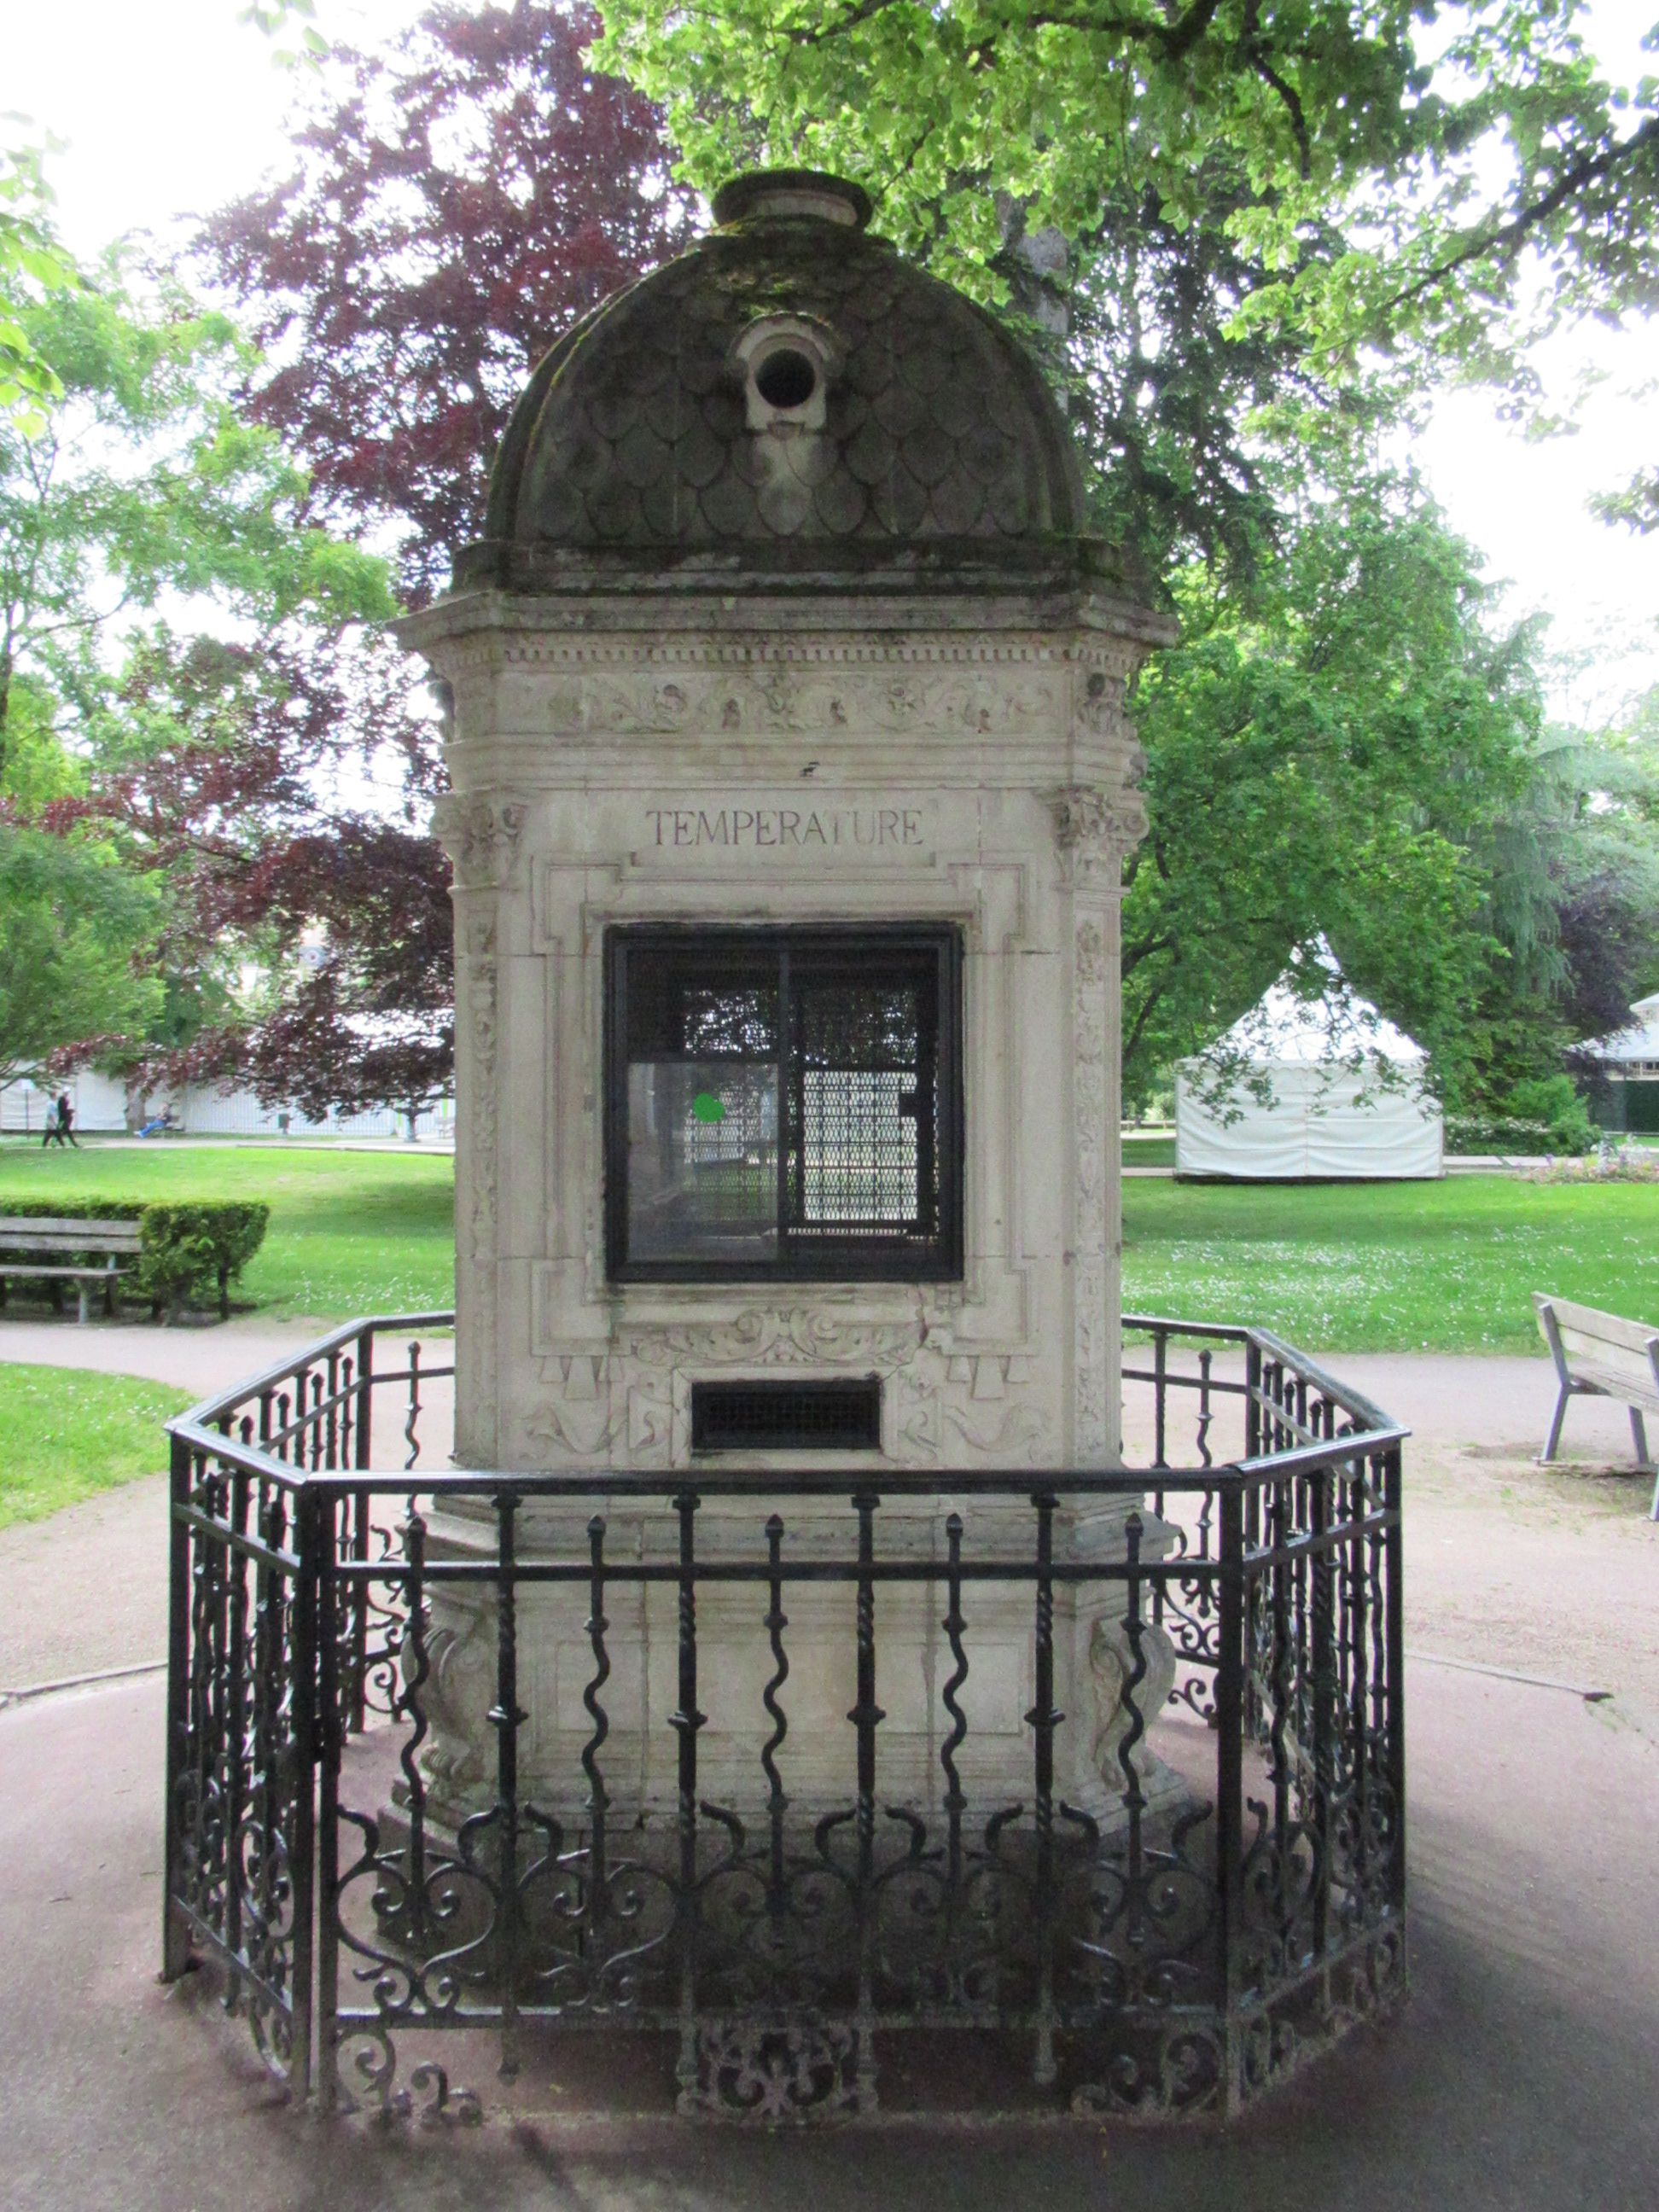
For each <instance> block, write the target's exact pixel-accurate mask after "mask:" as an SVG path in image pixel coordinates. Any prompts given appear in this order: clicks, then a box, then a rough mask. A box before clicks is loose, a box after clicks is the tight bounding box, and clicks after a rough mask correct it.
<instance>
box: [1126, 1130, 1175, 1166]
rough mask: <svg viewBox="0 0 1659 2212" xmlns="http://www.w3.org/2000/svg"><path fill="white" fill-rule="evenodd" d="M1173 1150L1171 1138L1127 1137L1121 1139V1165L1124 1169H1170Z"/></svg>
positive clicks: (1173, 1156)
mask: <svg viewBox="0 0 1659 2212" xmlns="http://www.w3.org/2000/svg"><path fill="white" fill-rule="evenodd" d="M1175 1148H1176V1140H1175V1139H1174V1138H1173V1137H1137V1136H1133V1135H1127V1136H1126V1137H1125V1138H1124V1139H1123V1164H1124V1166H1125V1167H1126V1168H1172V1167H1173V1166H1174V1165H1175Z"/></svg>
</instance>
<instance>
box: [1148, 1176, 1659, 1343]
mask: <svg viewBox="0 0 1659 2212" xmlns="http://www.w3.org/2000/svg"><path fill="white" fill-rule="evenodd" d="M1123 1216H1124V1239H1123V1278H1124V1281H1123V1296H1124V1303H1125V1304H1126V1306H1127V1307H1128V1309H1129V1310H1131V1311H1133V1312H1140V1313H1148V1312H1154V1313H1165V1314H1170V1315H1174V1316H1176V1317H1178V1318H1180V1319H1182V1320H1189V1321H1251V1322H1258V1323H1260V1324H1261V1326H1263V1327H1265V1328H1272V1329H1275V1330H1276V1331H1277V1332H1278V1333H1279V1335H1280V1336H1283V1337H1286V1338H1288V1339H1289V1340H1290V1341H1291V1343H1292V1344H1294V1345H1296V1346H1298V1347H1299V1348H1300V1349H1302V1350H1304V1351H1307V1352H1322V1351H1340V1352H1416V1351H1420V1350H1425V1351H1431V1352H1541V1349H1542V1347H1541V1344H1540V1341H1539V1337H1538V1329H1537V1324H1536V1322H1534V1319H1533V1309H1532V1297H1531V1294H1532V1292H1533V1291H1554V1292H1556V1293H1557V1294H1558V1295H1559V1297H1567V1298H1574V1299H1577V1300H1578V1301H1579V1302H1580V1303H1581V1304H1585V1305H1594V1306H1605V1307H1607V1308H1608V1309H1609V1310H1612V1311H1613V1312H1614V1313H1620V1314H1626V1315H1628V1316H1630V1317H1631V1318H1632V1319H1633V1320H1641V1321H1651V1322H1656V1323H1659V1185H1655V1184H1650V1183H1600V1184H1590V1185H1581V1186H1578V1187H1574V1186H1572V1185H1569V1184H1560V1183H1534V1182H1517V1181H1515V1180H1513V1179H1510V1178H1509V1177H1505V1176H1451V1177H1449V1178H1448V1179H1447V1180H1446V1181H1445V1182H1408V1183H1358V1184H1337V1185H1330V1184H1325V1185H1302V1186H1297V1185H1273V1186H1263V1187H1261V1188H1254V1189H1249V1188H1240V1187H1238V1186H1236V1185H1234V1186H1224V1187H1217V1186H1214V1185H1206V1184H1195V1183H1176V1182H1130V1183H1126V1184H1125V1186H1124V1191H1123Z"/></svg>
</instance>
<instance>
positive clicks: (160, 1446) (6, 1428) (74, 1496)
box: [0, 1362, 190, 1528]
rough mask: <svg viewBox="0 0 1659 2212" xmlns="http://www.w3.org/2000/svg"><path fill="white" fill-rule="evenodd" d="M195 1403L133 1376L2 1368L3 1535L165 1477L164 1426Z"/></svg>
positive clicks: (0, 1513) (0, 1475)
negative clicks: (142, 1477)
mask: <svg viewBox="0 0 1659 2212" xmlns="http://www.w3.org/2000/svg"><path fill="white" fill-rule="evenodd" d="M189 1403H190V1394H189V1392H188V1391H185V1390H171V1389H168V1388H167V1384H166V1383H140V1382H137V1381H135V1380H134V1378H133V1377H132V1376H130V1375H87V1374H82V1373H80V1372H78V1371H76V1370H74V1369H72V1368H68V1367H26V1366H13V1365H12V1364H10V1363H9V1362H7V1363H4V1364H0V1528H7V1527H9V1525H10V1524H11V1522H14V1521H38V1520H40V1518H42V1516H45V1515H46V1514H48V1513H56V1512H57V1511H58V1510H59V1508H60V1507H62V1506H64V1505H74V1504H78V1503H79V1501H80V1500H81V1499H82V1498H91V1497H93V1496H94V1495H95V1494H96V1493H97V1492H99V1491H100V1490H108V1489H110V1488H112V1486H114V1485H115V1484H116V1483H118V1482H130V1481H131V1480H132V1479H133V1477H134V1476H135V1475H139V1474H160V1473H161V1471H162V1469H163V1468H165V1467H166V1465H167V1439H166V1438H165V1437H163V1436H162V1434H161V1424H162V1422H163V1421H168V1420H171V1419H172V1418H173V1415H174V1414H175V1413H183V1411H184V1410H185V1407H186V1406H187V1405H189Z"/></svg>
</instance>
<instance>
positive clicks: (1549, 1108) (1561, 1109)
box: [1504, 1075, 1595, 1152]
mask: <svg viewBox="0 0 1659 2212" xmlns="http://www.w3.org/2000/svg"><path fill="white" fill-rule="evenodd" d="M1504 1105H1505V1107H1506V1109H1508V1111H1509V1112H1510V1114H1511V1115H1513V1116H1514V1117H1515V1119H1516V1121H1541V1122H1542V1123H1543V1124H1544V1126H1545V1127H1546V1128H1547V1129H1549V1130H1551V1131H1552V1132H1553V1133H1555V1134H1557V1135H1559V1138H1560V1139H1561V1141H1560V1143H1559V1145H1558V1146H1556V1150H1557V1151H1558V1152H1588V1151H1589V1148H1590V1146H1592V1145H1593V1144H1594V1143H1595V1125H1594V1123H1593V1122H1592V1121H1591V1120H1590V1117H1589V1109H1588V1108H1587V1107H1586V1106H1585V1104H1584V1102H1583V1098H1582V1097H1580V1096H1579V1094H1578V1091H1577V1087H1576V1085H1574V1083H1573V1080H1572V1078H1571V1076H1570V1075H1544V1076H1534V1077H1531V1078H1529V1079H1527V1080H1525V1081H1523V1082H1521V1083H1517V1084H1516V1085H1514V1086H1513V1087H1512V1088H1511V1090H1510V1095H1509V1097H1507V1098H1506V1099H1505V1100H1504Z"/></svg>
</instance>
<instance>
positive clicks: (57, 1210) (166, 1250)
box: [0, 1198, 270, 1313]
mask: <svg viewBox="0 0 1659 2212" xmlns="http://www.w3.org/2000/svg"><path fill="white" fill-rule="evenodd" d="M7 1214H28V1215H33V1216H34V1217H36V1218H54V1219H57V1220H59V1221H136V1222H137V1224H138V1238H139V1251H138V1266H137V1273H136V1274H135V1275H133V1276H132V1277H131V1278H130V1281H131V1285H132V1286H133V1288H134V1289H135V1290H136V1291H137V1292H138V1294H139V1296H140V1297H148V1298H150V1299H153V1300H154V1301H155V1304H157V1305H163V1304H165V1305H172V1306H181V1305H184V1304H186V1303H187V1302H188V1301H189V1300H190V1299H191V1298H192V1297H197V1298H205V1297H217V1299H218V1302H219V1310H220V1311H221V1313H223V1312H224V1311H225V1310H226V1306H227V1297H226V1293H227V1291H228V1286H229V1285H230V1282H231V1280H232V1279H233V1278H234V1277H235V1276H237V1275H240V1273H241V1272H242V1269H243V1268H244V1267H246V1265H247V1263H248V1261H250V1260H251V1259H252V1257H253V1255H254V1254H255V1253H256V1252H257V1251H258V1249H259V1247H260V1245H261V1243H263V1242H264V1233H265V1227H266V1225H267V1223H268V1222H269V1221H270V1207H269V1206H265V1205H264V1204H262V1203H249V1202H246V1201H240V1200H228V1199H227V1200H218V1199H216V1200H203V1201H201V1202H199V1203H197V1204H191V1205H178V1206H175V1205H171V1204H161V1203H158V1202H156V1201H154V1200H141V1199H130V1198H125V1199H124V1198H108V1199H100V1198H68V1199H60V1198H39V1199H18V1198H9V1199H0V1253H3V1251H4V1249H5V1243H6V1233H5V1218H4V1217H5V1216H6V1215H7Z"/></svg>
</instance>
